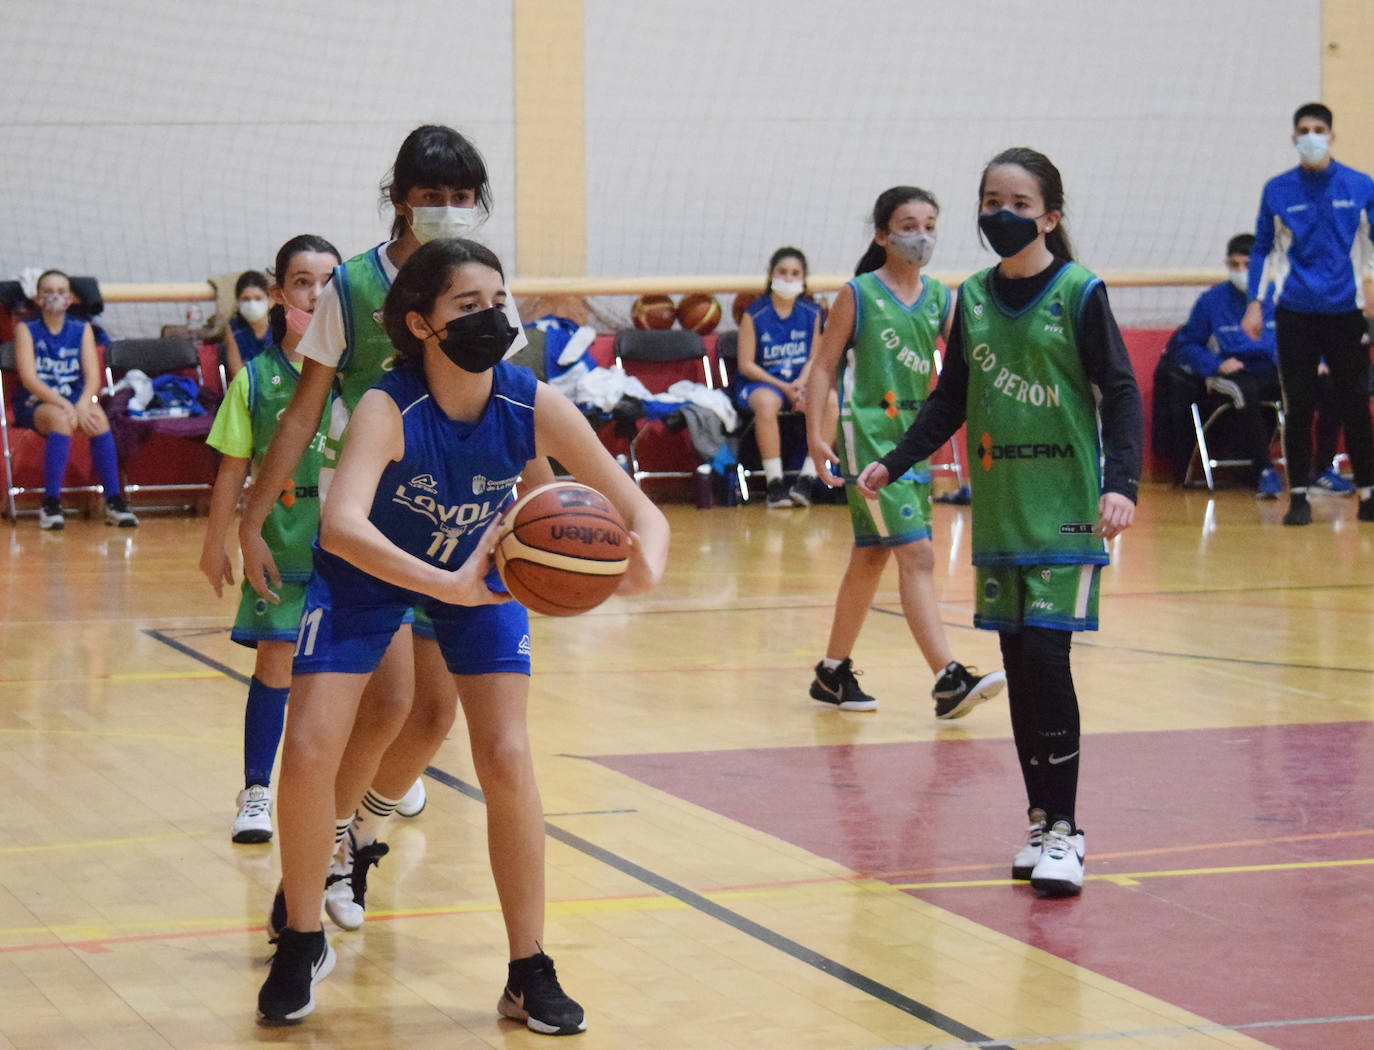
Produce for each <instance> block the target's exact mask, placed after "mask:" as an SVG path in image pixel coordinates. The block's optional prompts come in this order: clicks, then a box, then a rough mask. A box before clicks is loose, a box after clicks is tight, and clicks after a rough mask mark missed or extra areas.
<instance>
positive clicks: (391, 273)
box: [296, 241, 529, 369]
mask: <svg viewBox="0 0 1374 1050" xmlns="http://www.w3.org/2000/svg"><path fill="white" fill-rule="evenodd" d="M394 243H395V242H394V241H389V242H387V243H386V244H384V245H382V247H381V250H380V251H378V252H377V255H378V257H379V258H380V259H381V262H382V273H384V274H385V275H386V283H387V286H388V287H390V286H391V282H392V281H394V280H396V274H397V273H398V272H399V271H398V270H397V267H396V264H395V263H393V262H392V261H391V255H390V253H388V251H387V249H388V248H390V247H391V245H392V244H394ZM506 317H507V318H508V319H509V320H510V323H511V324H512V325H514V326H515V329H516V331H517V333H518V334H517V335H516V337H515V341H514V342H513V343H511V346H510V349H509V350H508V351H506V357H511V356H512V355H513V354H515V353H517V352H519V350H520V349H521V348H522V347H524V346H525V344H527V343H528V342H529V338H528V337H527V336H526V335H525V329H524V328H523V327H521V325H520V311H518V310H517V309H516V308H515V296H513V295H511V294H510V289H509V288H507V289H506ZM347 345H348V344H347V340H346V338H345V336H344V319H343V307H342V306H341V305H340V304H339V290H338V289H337V288H335V287H334V282H333V281H330V282H329V283H328V284H327V285H325V287H324V291H323V292H321V293H320V297H319V299H318V300H316V302H315V313H314V314H313V315H312V316H311V318H310V327H309V328H307V329H306V330H305V335H303V336H301V341H300V345H298V346H297V347H296V349H297V350H299V351H300V353H301V355H302V356H303V357H308V358H310V360H312V361H318V362H319V363H320V364H322V365H326V366H328V367H329V368H334V369H337V368H338V367H339V361H340V360H341V359H342V358H343V353H344V350H345V349H346V348H347Z"/></svg>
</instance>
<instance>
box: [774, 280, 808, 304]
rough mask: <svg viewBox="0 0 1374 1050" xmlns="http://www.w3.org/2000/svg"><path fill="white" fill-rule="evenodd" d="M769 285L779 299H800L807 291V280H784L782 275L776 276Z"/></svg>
mask: <svg viewBox="0 0 1374 1050" xmlns="http://www.w3.org/2000/svg"><path fill="white" fill-rule="evenodd" d="M769 287H770V288H771V289H772V291H773V294H774V295H776V296H777V297H778V298H779V299H800V298H801V294H802V292H804V291H806V282H805V281H784V280H783V279H782V278H781V277H774V278H773V283H772V284H771V285H769Z"/></svg>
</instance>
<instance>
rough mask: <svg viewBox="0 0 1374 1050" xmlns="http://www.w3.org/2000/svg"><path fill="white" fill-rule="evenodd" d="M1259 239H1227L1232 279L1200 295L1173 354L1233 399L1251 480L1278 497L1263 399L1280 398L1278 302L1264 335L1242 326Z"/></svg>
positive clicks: (1263, 495)
mask: <svg viewBox="0 0 1374 1050" xmlns="http://www.w3.org/2000/svg"><path fill="white" fill-rule="evenodd" d="M1254 241H1255V238H1254V237H1253V236H1251V235H1250V234H1248V233H1241V234H1237V235H1236V236H1235V237H1232V238H1231V240H1230V241H1229V242H1227V245H1226V269H1227V280H1225V281H1222V282H1221V283H1220V284H1216V285H1213V286H1212V287H1211V288H1208V289H1207V291H1205V292H1203V293H1202V295H1200V296H1199V297H1198V300H1197V302H1196V303H1194V304H1193V310H1192V313H1191V314H1189V316H1188V322H1187V324H1185V325H1184V326H1183V327H1182V328H1181V329H1180V330H1179V333H1178V340H1177V343H1176V346H1175V351H1174V352H1175V354H1176V355H1177V364H1178V366H1179V367H1180V368H1182V369H1183V370H1184V371H1185V372H1188V373H1190V374H1192V375H1195V376H1198V377H1200V378H1202V379H1203V380H1205V382H1206V388H1207V390H1208V392H1209V393H1213V394H1219V395H1221V396H1222V397H1227V398H1230V400H1231V403H1232V405H1233V406H1234V407H1235V410H1236V421H1237V432H1238V435H1239V439H1240V441H1241V443H1242V449H1243V451H1242V453H1241V454H1242V455H1244V456H1246V457H1247V458H1249V459H1250V461H1251V477H1250V484H1252V485H1254V486H1255V490H1256V495H1257V496H1258V497H1259V498H1260V499H1278V498H1279V492H1280V491H1281V488H1282V486H1281V484H1280V482H1279V475H1278V472H1277V471H1276V470H1275V469H1274V464H1273V463H1272V461H1271V460H1270V458H1269V435H1270V431H1269V428H1268V426H1267V425H1266V424H1265V421H1264V418H1263V416H1262V415H1261V412H1260V409H1261V405H1262V404H1263V402H1265V401H1278V400H1279V398H1280V397H1281V394H1280V391H1279V362H1278V349H1277V344H1276V343H1275V341H1274V303H1273V300H1272V299H1270V300H1268V301H1266V303H1265V304H1264V329H1263V331H1262V332H1261V333H1260V337H1259V339H1251V338H1250V337H1249V336H1248V335H1246V334H1245V332H1244V331H1243V330H1242V329H1241V326H1240V320H1241V317H1242V316H1244V314H1245V306H1246V298H1245V282H1246V279H1247V275H1248V273H1249V265H1250V247H1251V245H1253V244H1254Z"/></svg>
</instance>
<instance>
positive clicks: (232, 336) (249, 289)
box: [224, 270, 273, 379]
mask: <svg viewBox="0 0 1374 1050" xmlns="http://www.w3.org/2000/svg"><path fill="white" fill-rule="evenodd" d="M234 298H235V299H237V300H238V310H237V311H236V312H235V314H234V316H233V317H231V318H229V327H228V328H227V329H225V332H224V363H225V367H227V368H228V370H229V378H230V379H233V378H234V376H236V375H238V374H239V370H240V369H241V368H243V366H244V365H246V364H247V363H248V362H249V361H251V360H253V358H255V357H257V356H258V354H260V353H262V352H263V351H264V350H266V349H267V348H268V347H269V346H271V345H272V343H273V339H272V326H271V324H270V322H269V321H268V319H267V312H268V311H269V310H270V309H271V308H272V301H271V299H269V298H268V296H267V275H266V274H263V273H259V272H258V271H257V270H244V271H243V273H241V274H239V279H238V280H237V281H235V282H234Z"/></svg>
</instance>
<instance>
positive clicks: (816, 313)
mask: <svg viewBox="0 0 1374 1050" xmlns="http://www.w3.org/2000/svg"><path fill="white" fill-rule="evenodd" d="M820 336H821V311H820V308H819V307H817V306H816V304H815V302H813V301H812V300H811V298H810V296H809V295H808V294H807V290H806V256H805V255H803V254H802V253H801V252H800V251H799V250H798V249H796V248H779V249H778V250H777V251H775V252H774V253H773V257H772V258H771V259H769V260H768V286H767V287H766V288H765V289H764V294H762V295H760V296H759V297H758V298H756V299H755V300H754V301H753V302H751V303H750V304H749V306H748V307H747V308H746V309H745V311H744V315H743V316H742V317H741V318H740V322H739V358H738V368H739V378H738V380H737V382H736V385H735V403H736V404H737V405H739V407H740V408H742V409H748V410H749V411H751V412H753V414H754V440H755V441H756V442H757V443H758V447H759V458H760V459H761V460H762V461H763V474H764V478H765V479H766V481H767V503H768V506H770V507H791V506H794V505H795V506H799V507H805V506H808V505H809V504H810V503H811V500H812V495H813V492H814V479H815V477H816V464H815V463H814V462H813V461H812V459H811V457H810V456H807V458H806V461H805V462H804V463H802V468H801V473H800V474H799V475H798V477H797V480H796V481H795V482H794V483H793V485H792V487H791V488H790V489H789V488H788V487H787V482H786V481H784V480H783V476H782V437H781V432H780V430H779V428H778V413H779V412H782V411H784V410H787V409H792V410H795V411H803V410H804V409H805V401H806V377H807V375H808V374H809V373H810V370H811V348H812V347H813V346H814V345H815V344H816V342H817V341H819V339H820ZM826 411H827V415H828V416H830V417H831V418H829V419H828V420H827V421H826V425H825V430H824V432H825V433H826V434H833V433H834V431H835V421H836V419H837V418H838V416H839V408H838V402H837V401H836V400H835V398H834V396H833V395H832V396H831V399H830V402H829V404H828V406H827V410H826Z"/></svg>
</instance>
